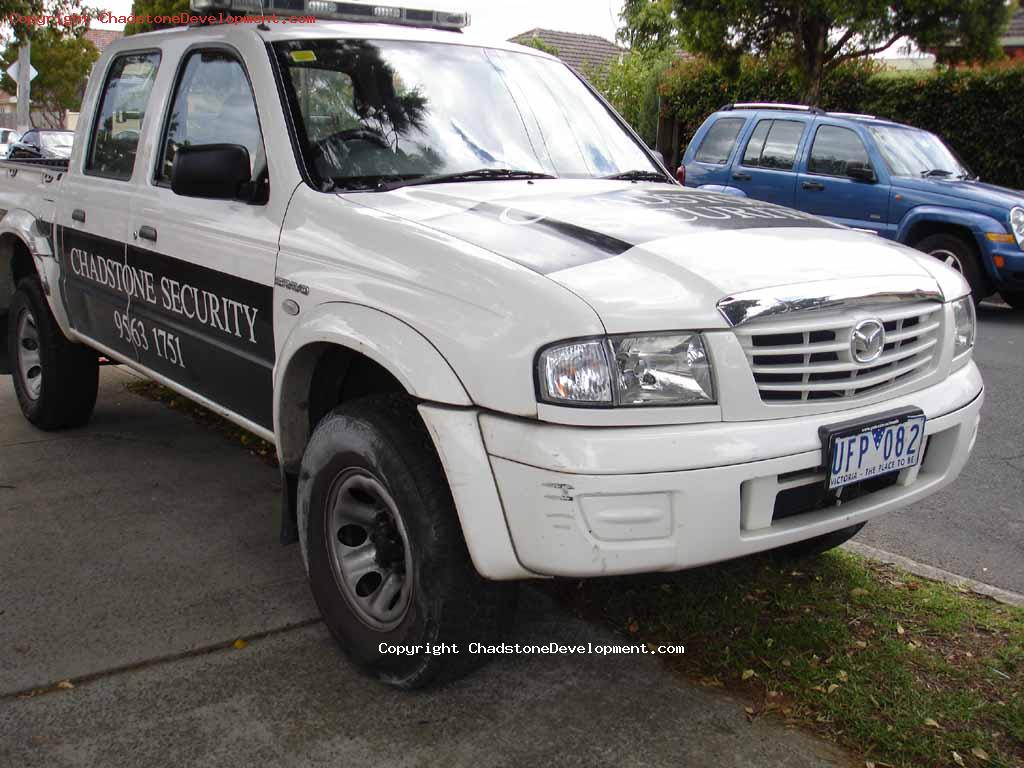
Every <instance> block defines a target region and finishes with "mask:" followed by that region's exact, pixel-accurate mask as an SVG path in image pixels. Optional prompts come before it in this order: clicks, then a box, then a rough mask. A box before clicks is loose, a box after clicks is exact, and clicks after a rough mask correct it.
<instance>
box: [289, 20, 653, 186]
mask: <svg viewBox="0 0 1024 768" xmlns="http://www.w3.org/2000/svg"><path fill="white" fill-rule="evenodd" d="M275 49H276V53H277V56H278V61H279V63H280V65H281V70H282V73H283V76H284V84H285V89H286V91H287V92H288V96H289V100H290V101H291V106H292V111H293V114H294V116H295V122H296V124H297V129H298V134H299V140H300V144H301V145H302V150H303V153H304V155H305V158H306V165H307V168H308V169H309V170H310V172H311V174H312V175H313V176H314V177H315V180H316V181H317V182H318V183H320V184H321V186H322V187H323V188H332V187H333V186H344V187H350V188H351V187H356V188H358V187H360V186H364V185H365V186H370V185H371V184H372V182H373V181H374V180H375V179H378V178H380V177H394V176H399V177H405V178H416V177H421V176H433V175H441V174H451V173H463V172H467V171H471V170H476V169H480V168H496V169H497V168H501V169H514V170H519V171H531V172H537V173H546V174H550V175H552V176H559V177H567V178H593V177H600V176H610V175H614V174H618V173H625V172H628V171H634V170H642V171H648V172H651V171H656V170H657V168H656V167H655V165H654V163H653V162H652V160H651V159H650V157H649V156H648V155H647V153H646V151H645V150H644V149H643V148H642V146H641V145H640V144H639V143H638V142H637V141H636V140H635V139H634V138H633V136H632V135H630V134H629V133H628V132H627V131H626V130H625V129H624V128H623V127H622V125H621V124H620V123H619V121H618V120H617V119H616V118H615V117H614V116H613V115H612V113H611V112H610V111H609V110H608V109H607V108H606V107H605V105H604V104H603V103H602V102H601V101H600V100H599V99H598V98H596V97H595V96H594V94H593V93H591V92H590V90H589V88H588V87H587V86H586V85H585V84H584V83H583V82H581V81H580V79H579V78H578V77H577V76H576V75H575V74H574V73H573V72H572V70H570V69H569V68H568V67H566V66H565V65H564V64H562V63H561V62H558V61H553V60H550V59H547V58H544V57H541V56H535V55H531V54H527V53H512V52H507V51H500V50H494V49H488V48H481V47H474V46H468V45H451V44H441V43H422V42H406V41H377V40H350V39H344V40H288V41H283V42H279V43H277V44H276V45H275Z"/></svg>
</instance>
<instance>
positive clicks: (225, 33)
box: [104, 20, 555, 59]
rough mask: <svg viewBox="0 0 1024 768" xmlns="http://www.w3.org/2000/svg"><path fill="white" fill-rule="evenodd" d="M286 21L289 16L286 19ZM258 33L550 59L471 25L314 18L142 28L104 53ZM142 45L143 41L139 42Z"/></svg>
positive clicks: (279, 37) (268, 36)
mask: <svg viewBox="0 0 1024 768" xmlns="http://www.w3.org/2000/svg"><path fill="white" fill-rule="evenodd" d="M289 21H290V20H289ZM252 34H255V35H259V36H260V37H261V38H262V39H263V40H266V41H267V42H277V41H279V40H303V39H310V40H317V39H319V40H329V39H334V38H353V39H369V40H408V41H413V42H430V43H445V44H448V45H469V46H480V47H486V48H496V49H499V50H506V51H519V52H522V53H529V54H533V55H536V56H542V57H544V58H549V59H553V58H555V57H553V56H550V55H549V54H547V53H544V52H543V51H539V50H537V49H536V48H531V47H528V46H523V45H517V44H516V43H510V42H508V41H505V40H500V39H495V38H491V37H488V36H483V35H477V34H475V33H474V32H473V31H472V29H471V28H470V29H469V30H466V31H463V32H457V31H448V30H439V29H431V28H424V27H409V26H402V25H398V24H386V23H369V22H351V21H322V20H317V21H315V22H310V23H301V24H299V23H287V22H285V23H270V24H267V25H257V24H254V23H251V22H246V23H237V24H231V23H227V24H205V25H201V26H190V27H172V28H169V29H160V30H155V31H153V32H144V33H142V34H139V35H132V36H130V37H125V38H121V39H120V40H118V41H117V42H115V43H112V44H111V45H110V46H108V47H107V49H106V50H105V51H104V53H107V51H110V52H111V53H115V54H116V53H118V52H120V51H123V50H133V49H137V48H139V47H140V41H144V40H150V41H154V40H160V39H164V38H167V37H175V38H179V37H184V38H186V39H192V38H194V39H196V40H197V41H198V40H203V39H206V38H210V37H215V38H217V39H220V40H224V39H231V38H232V37H234V36H236V35H252ZM143 47H144V45H143Z"/></svg>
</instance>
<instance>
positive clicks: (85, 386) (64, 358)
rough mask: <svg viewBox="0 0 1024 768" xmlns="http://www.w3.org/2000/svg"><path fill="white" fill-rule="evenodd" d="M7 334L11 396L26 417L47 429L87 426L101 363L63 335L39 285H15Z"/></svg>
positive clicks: (28, 282) (31, 282) (26, 282)
mask: <svg viewBox="0 0 1024 768" xmlns="http://www.w3.org/2000/svg"><path fill="white" fill-rule="evenodd" d="M7 332H8V334H9V335H8V339H7V348H8V349H9V350H10V354H11V363H12V365H11V373H12V374H13V379H14V391H15V393H16V394H17V396H18V404H19V405H20V406H21V412H22V413H23V414H24V415H25V418H26V419H28V420H29V421H30V422H32V423H33V424H35V425H36V426H37V427H39V428H40V429H46V430H51V429H63V428H66V427H78V426H81V425H83V424H85V423H86V422H87V421H88V420H89V417H90V416H91V415H92V410H93V408H94V407H95V405H96V393H97V390H98V388H99V360H98V358H97V356H96V352H95V351H93V350H92V349H90V348H89V347H86V346H85V345H83V344H75V343H72V342H71V341H68V339H67V337H66V336H64V334H63V333H62V332H61V330H60V327H59V326H58V325H57V321H56V320H55V319H54V317H53V315H52V314H51V312H50V307H49V305H48V304H47V303H46V298H45V297H44V296H43V289H42V286H41V285H40V284H39V281H38V280H34V279H31V278H29V279H26V280H22V281H21V282H20V283H19V284H18V290H17V291H15V292H14V298H13V300H12V301H11V308H10V313H9V314H8V318H7Z"/></svg>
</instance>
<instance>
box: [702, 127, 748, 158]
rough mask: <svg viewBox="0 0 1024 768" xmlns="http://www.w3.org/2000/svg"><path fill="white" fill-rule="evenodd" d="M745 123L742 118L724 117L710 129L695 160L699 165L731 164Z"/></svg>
mask: <svg viewBox="0 0 1024 768" xmlns="http://www.w3.org/2000/svg"><path fill="white" fill-rule="evenodd" d="M744 122H746V121H745V119H744V118H742V117H723V118H722V119H721V120H719V121H718V122H716V123H715V124H714V125H712V126H711V128H710V129H708V132H707V134H705V136H704V140H703V141H702V142H701V143H700V146H699V147H698V148H697V152H696V154H695V155H694V156H693V159H694V160H696V161H697V162H698V163H714V164H715V165H725V164H726V163H727V162H729V156H730V155H731V154H732V148H733V147H734V146H735V145H736V139H737V137H738V136H739V135H740V130H741V129H742V128H743V123H744Z"/></svg>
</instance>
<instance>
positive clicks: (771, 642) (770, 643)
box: [764, 637, 775, 648]
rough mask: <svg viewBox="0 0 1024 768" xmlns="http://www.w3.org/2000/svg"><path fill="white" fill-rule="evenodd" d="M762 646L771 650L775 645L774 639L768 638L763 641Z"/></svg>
mask: <svg viewBox="0 0 1024 768" xmlns="http://www.w3.org/2000/svg"><path fill="white" fill-rule="evenodd" d="M764 644H765V647H766V648H771V647H772V646H773V645H775V638H772V637H769V638H768V639H767V640H765V641H764Z"/></svg>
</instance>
